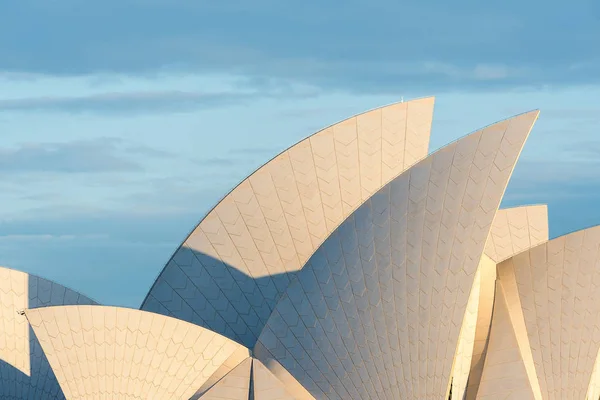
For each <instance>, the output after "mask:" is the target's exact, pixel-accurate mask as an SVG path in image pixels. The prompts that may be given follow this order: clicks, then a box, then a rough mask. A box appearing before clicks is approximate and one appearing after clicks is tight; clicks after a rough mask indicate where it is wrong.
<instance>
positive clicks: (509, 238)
mask: <svg viewBox="0 0 600 400" xmlns="http://www.w3.org/2000/svg"><path fill="white" fill-rule="evenodd" d="M547 240H548V207H547V206H546V205H534V206H521V207H514V208H505V209H500V210H498V212H497V213H496V216H495V217H494V222H493V223H492V227H491V229H490V234H489V236H488V240H487V242H486V247H485V251H484V255H483V257H482V258H481V261H480V264H479V270H480V272H481V284H480V286H481V287H480V298H479V306H478V309H477V324H476V327H475V341H474V346H473V351H472V353H468V352H467V353H465V354H466V357H470V359H471V368H470V371H469V379H468V386H469V387H468V388H467V391H466V400H473V399H475V398H476V397H477V392H478V390H479V382H480V380H481V374H482V372H483V364H484V360H485V358H486V349H487V344H488V338H489V334H490V327H491V322H492V309H493V304H494V291H495V289H494V286H495V280H496V264H497V263H499V262H501V261H503V260H506V259H507V258H509V257H512V256H514V255H515V254H517V253H519V252H522V251H525V250H527V249H529V248H531V247H533V246H536V245H538V244H540V243H543V242H545V241H547ZM458 382H461V384H462V381H455V383H456V384H458ZM453 390H456V393H462V388H461V387H454V388H453ZM453 393H454V392H453Z"/></svg>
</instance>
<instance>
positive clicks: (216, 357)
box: [26, 306, 241, 400]
mask: <svg viewBox="0 0 600 400" xmlns="http://www.w3.org/2000/svg"><path fill="white" fill-rule="evenodd" d="M26 316H27V319H28V321H29V323H30V324H31V326H32V328H33V330H34V331H35V334H36V336H37V337H38V339H39V342H40V344H41V347H42V348H43V350H44V352H45V354H46V356H47V357H48V361H49V362H50V365H51V366H52V369H53V370H54V372H55V374H56V378H57V380H58V382H59V384H60V387H61V388H62V390H63V393H64V394H65V396H66V398H67V399H68V400H75V399H82V400H83V399H86V400H87V399H100V398H118V399H124V400H127V399H189V398H190V397H191V396H193V395H194V393H195V392H196V390H197V389H198V388H199V387H201V386H202V384H203V383H204V382H205V381H206V380H207V379H208V378H209V377H210V376H211V375H212V374H213V373H215V371H216V370H217V369H218V368H219V366H220V365H221V364H222V363H223V362H225V361H226V360H227V359H228V358H229V357H230V356H231V355H232V354H233V353H234V352H235V351H236V350H238V349H239V348H240V347H241V345H239V344H237V343H235V342H233V341H231V340H229V339H227V338H225V337H224V336H222V335H219V334H217V333H215V332H211V331H209V330H207V329H205V328H202V327H199V326H197V325H193V324H190V323H188V322H185V321H180V320H176V319H174V318H170V317H165V316H162V315H158V314H153V313H148V312H144V311H138V310H132V309H126V308H118V307H104V306H61V307H44V308H37V309H29V310H26Z"/></svg>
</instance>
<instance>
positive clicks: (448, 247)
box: [257, 111, 538, 399]
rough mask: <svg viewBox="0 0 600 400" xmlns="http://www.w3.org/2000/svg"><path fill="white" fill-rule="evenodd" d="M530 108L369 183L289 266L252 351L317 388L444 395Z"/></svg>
mask: <svg viewBox="0 0 600 400" xmlns="http://www.w3.org/2000/svg"><path fill="white" fill-rule="evenodd" d="M537 116H538V112H537V111H533V112H529V113H525V114H521V115H518V116H515V117H513V118H510V119H507V120H504V121H501V122H498V123H496V124H493V125H490V126H489V127H486V128H484V129H482V130H480V131H477V132H475V133H472V134H470V135H468V136H466V137H464V138H462V139H460V140H458V141H456V142H454V143H452V144H450V145H448V146H446V147H444V148H442V149H441V150H439V151H437V152H435V153H433V154H432V155H430V156H429V157H427V158H425V159H424V160H422V161H420V162H418V163H417V164H415V165H414V166H412V167H411V168H409V169H408V170H407V171H406V172H404V173H403V174H401V175H400V176H398V177H397V178H395V179H393V180H392V181H391V182H390V183H388V184H387V185H385V186H384V187H383V188H382V189H381V190H379V191H378V192H377V193H376V194H374V195H373V196H372V197H371V198H370V199H369V200H367V201H366V202H365V203H364V204H363V205H362V206H360V207H359V208H358V209H357V210H356V211H355V212H353V213H352V214H351V215H350V216H349V217H348V218H347V219H346V220H345V221H344V222H343V223H342V224H341V225H340V227H339V228H338V229H336V230H335V231H334V232H333V233H332V235H331V236H330V237H329V238H328V239H327V240H326V241H325V242H324V243H323V245H321V246H320V247H319V249H318V250H317V251H316V253H315V254H314V255H313V256H312V257H311V258H310V260H309V261H308V262H307V265H306V266H305V267H304V268H303V269H302V270H301V271H300V272H299V273H298V274H297V279H296V280H294V282H292V283H291V284H290V286H289V287H288V289H287V290H286V293H285V295H284V296H283V297H282V298H281V300H280V301H279V302H278V303H277V306H276V308H275V310H274V312H273V314H272V316H271V317H270V318H269V321H268V322H267V325H266V326H265V329H264V331H263V333H262V334H261V336H260V339H259V342H258V343H257V347H259V348H260V349H261V352H260V353H262V354H263V356H264V355H265V354H266V355H267V356H268V357H270V358H273V359H275V360H276V361H278V362H279V363H280V364H281V365H282V366H283V367H284V368H286V369H287V370H288V371H289V373H291V375H293V376H294V377H295V378H296V379H297V380H298V381H299V382H300V383H301V384H302V385H303V386H304V387H305V388H306V389H307V390H308V391H309V392H310V393H311V394H312V395H313V396H314V397H315V398H319V399H367V398H371V399H376V398H379V399H385V398H403V397H407V398H423V399H425V398H446V397H447V393H448V389H449V383H450V379H451V376H450V374H451V370H452V364H453V361H454V356H455V350H456V348H457V343H458V336H459V331H460V328H461V325H462V322H463V317H464V315H465V312H466V308H467V302H468V298H469V293H470V291H471V288H472V286H473V282H474V278H475V275H476V271H477V268H478V265H479V260H480V259H481V256H482V254H483V251H484V246H485V243H486V240H487V237H488V234H489V230H490V227H491V225H492V222H493V220H494V216H495V214H496V211H497V210H498V206H499V205H500V201H501V199H502V196H503V194H504V191H505V188H506V185H507V183H508V180H509V178H510V175H511V173H512V171H513V168H514V165H515V163H516V161H517V158H518V156H519V154H520V152H521V149H522V147H523V145H524V143H525V140H526V139H527V137H528V135H529V132H530V130H531V128H532V126H533V124H534V122H535V121H536V119H537ZM257 356H258V357H260V355H257ZM274 374H275V372H274Z"/></svg>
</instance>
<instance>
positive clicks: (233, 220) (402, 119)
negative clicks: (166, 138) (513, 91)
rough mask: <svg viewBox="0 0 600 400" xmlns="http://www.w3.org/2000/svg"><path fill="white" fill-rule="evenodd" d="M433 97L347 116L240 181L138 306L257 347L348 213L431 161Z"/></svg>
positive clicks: (196, 231) (198, 229) (208, 215)
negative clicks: (293, 283)
mask: <svg viewBox="0 0 600 400" xmlns="http://www.w3.org/2000/svg"><path fill="white" fill-rule="evenodd" d="M433 105H434V99H433V98H424V99H418V100H413V101H408V102H403V103H397V104H392V105H389V106H386V107H382V108H378V109H375V110H372V111H369V112H366V113H364V114H360V115H357V116H355V117H352V118H349V119H347V120H344V121H342V122H339V123H337V124H335V125H332V126H331V127H329V128H326V129H324V130H322V131H320V132H318V133H316V134H314V135H312V136H310V137H308V138H307V139H305V140H303V141H301V142H299V143H297V144H296V145H294V146H292V147H290V148H289V149H288V150H286V151H284V152H283V153H281V154H279V155H278V156H277V157H275V158H274V159H272V160H271V161H269V162H268V163H266V164H265V165H263V166H262V167H261V168H259V169H258V170H257V171H255V172H254V173H253V174H252V175H250V176H249V177H248V178H246V179H245V180H244V181H243V182H242V183H240V184H239V185H238V186H237V187H236V188H235V189H233V191H232V192H231V193H229V194H228V195H227V196H226V197H225V198H223V200H221V201H220V202H219V203H218V204H217V205H216V207H215V208H214V209H213V210H211V211H210V212H209V213H208V214H207V215H206V217H205V218H204V219H203V220H202V221H201V222H200V224H199V225H198V226H197V227H196V228H195V229H194V231H193V232H192V233H191V234H190V235H189V237H188V238H187V239H186V240H185V241H184V242H183V244H182V245H181V246H180V247H179V249H177V251H176V252H175V254H174V255H173V257H172V258H171V260H170V261H169V262H168V263H167V265H166V266H165V268H164V269H163V271H162V272H161V274H160V276H159V277H158V279H157V280H156V282H155V283H154V285H153V286H152V288H151V289H150V292H149V293H148V296H147V298H146V299H145V300H144V302H143V304H142V306H141V309H143V310H147V311H153V312H157V313H160V314H164V315H170V316H174V317H177V318H180V319H183V320H185V321H189V322H192V323H195V324H198V325H201V326H204V327H206V328H209V329H211V330H214V331H216V332H219V333H221V334H223V335H225V336H227V337H229V338H232V339H234V340H236V341H238V342H239V343H243V344H244V345H246V346H248V347H252V346H253V345H254V344H255V343H256V340H257V338H258V336H259V335H260V332H261V331H262V328H263V326H264V324H265V323H266V321H267V319H268V318H269V316H270V315H271V312H272V310H273V308H274V307H275V304H276V302H277V300H278V299H279V297H280V295H281V294H282V293H283V292H284V291H285V289H286V288H287V286H288V285H289V283H290V280H291V278H292V277H293V276H294V274H295V273H296V272H297V271H299V270H300V269H301V268H302V266H303V265H304V264H305V262H306V261H307V260H308V258H309V257H310V256H311V255H312V254H313V252H314V251H315V250H316V248H318V247H319V246H320V245H321V244H322V243H323V241H324V240H325V239H326V238H327V237H328V236H329V234H330V233H331V231H333V230H334V229H335V228H336V227H337V226H338V225H339V224H340V223H341V222H342V221H343V220H344V219H345V218H346V217H347V216H348V215H349V214H350V213H352V212H353V211H354V210H355V209H356V208H357V207H358V206H359V205H360V204H362V203H363V202H364V201H365V200H366V199H368V198H369V197H370V196H371V195H372V194H373V193H375V192H376V191H377V190H378V189H380V188H381V187H382V186H383V185H384V184H386V183H387V182H388V181H389V180H390V179H392V178H393V177H394V176H397V175H398V174H399V173H401V172H402V171H404V170H405V169H406V168H407V167H408V166H410V165H412V164H414V163H415V162H416V161H418V160H420V159H422V158H423V157H425V156H426V155H427V151H428V144H429V133H430V130H431V121H432V115H433Z"/></svg>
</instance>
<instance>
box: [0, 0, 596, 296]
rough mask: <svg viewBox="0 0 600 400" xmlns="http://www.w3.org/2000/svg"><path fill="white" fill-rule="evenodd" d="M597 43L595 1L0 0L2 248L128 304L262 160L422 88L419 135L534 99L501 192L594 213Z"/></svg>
mask: <svg viewBox="0 0 600 400" xmlns="http://www.w3.org/2000/svg"><path fill="white" fill-rule="evenodd" d="M494 3H496V4H494ZM598 43H600V2H599V1H597V0H589V1H588V0H573V1H571V2H568V3H565V2H562V1H560V2H559V1H556V0H546V1H543V2H542V1H528V2H523V1H516V0H505V1H502V2H484V1H480V0H478V1H475V0H454V1H451V2H448V1H441V0H436V1H433V0H423V1H419V2H408V1H405V2H400V1H392V0H382V1H378V0H369V1H366V0H363V1H356V0H344V1H338V0H330V1H313V0H305V1H303V2H282V1H275V0H255V1H252V2H249V1H241V0H230V1H221V2H219V1H204V0H194V1H191V0H190V1H188V0H104V1H102V2H82V1H76V0H55V1H48V0H19V1H8V0H4V1H3V0H0V265H3V266H7V267H11V268H15V269H19V270H23V271H26V272H30V273H34V274H37V275H40V276H43V277H45V278H48V279H52V280H55V281H57V282H59V283H61V284H64V285H66V286H69V287H71V288H73V289H75V290H78V291H81V292H82V293H84V294H86V295H88V296H90V297H92V298H94V299H95V300H97V301H99V302H102V303H105V304H112V305H123V306H127V307H139V305H140V303H141V302H142V300H143V298H144V296H145V294H146V292H147V291H148V289H149V288H150V286H151V285H152V283H153V281H154V279H155V278H156V276H157V275H158V273H159V272H160V270H161V269H162V267H163V266H164V264H165V263H166V262H167V261H168V260H169V258H170V256H171V255H172V253H173V252H174V251H175V249H176V248H177V246H178V245H179V244H180V243H181V242H182V241H183V240H184V239H185V237H186V236H187V235H188V233H189V232H190V231H191V230H192V229H193V228H194V226H195V225H196V224H197V222H198V221H199V220H200V219H201V218H202V216H203V215H204V214H205V213H206V212H207V211H208V210H209V209H210V208H211V207H212V206H213V205H214V204H215V203H216V202H217V201H218V200H219V199H220V198H221V196H223V195H224V194H225V193H226V192H227V191H229V190H230V189H231V188H232V187H233V186H235V185H236V184H237V183H239V181H241V180H242V179H243V178H244V177H246V176H247V175H248V174H250V173H251V172H252V171H253V170H254V169H256V168H257V167H259V166H260V165H261V164H263V163H264V162H265V161H266V160H268V159H270V158H271V157H273V156H275V155H276V154H277V153H279V152H280V151H282V150H284V149H285V148H287V147H289V146H290V145H291V144H293V143H295V142H297V141H299V140H301V139H303V138H304V137H306V136H308V135H310V134H312V133H314V132H316V131H318V130H319V129H320V128H322V127H325V126H328V125H330V124H332V123H334V122H337V121H339V120H342V119H345V118H347V117H349V116H351V115H353V114H356V113H358V112H361V111H364V110H367V109H371V108H375V107H378V106H381V105H384V104H388V103H391V102H395V101H398V100H400V99H401V98H404V99H405V100H408V99H411V98H415V97H423V96H430V95H435V96H436V106H435V116H434V121H433V128H432V137H431V145H430V150H435V149H436V148H439V147H440V146H442V145H444V144H446V143H448V142H450V141H452V140H455V139H456V138H458V137H460V136H463V135H465V134H467V133H469V132H472V131H475V130H477V129H478V128H480V127H482V126H485V125H488V124H490V123H493V122H495V121H498V120H501V119H504V118H507V117H510V116H512V115H514V114H517V113H521V112H525V111H529V110H532V109H540V110H541V114H540V118H539V120H538V122H537V124H536V126H535V127H534V129H533V131H532V134H531V136H530V139H529V140H528V142H527V144H526V145H525V149H524V150H523V153H522V155H521V159H520V161H519V163H518V165H517V167H516V169H515V172H514V174H513V178H512V180H511V182H510V184H509V186H508V189H507V192H506V196H505V199H504V201H503V207H504V206H516V205H523V204H537V203H546V204H548V207H549V214H550V234H551V237H555V236H558V235H562V234H565V233H568V232H571V231H574V230H578V229H582V228H586V227H589V226H593V225H597V224H599V223H600V207H598V204H600V186H599V185H600V129H599V127H600V50H599V46H598Z"/></svg>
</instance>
